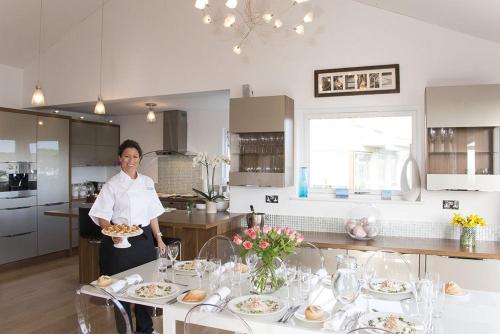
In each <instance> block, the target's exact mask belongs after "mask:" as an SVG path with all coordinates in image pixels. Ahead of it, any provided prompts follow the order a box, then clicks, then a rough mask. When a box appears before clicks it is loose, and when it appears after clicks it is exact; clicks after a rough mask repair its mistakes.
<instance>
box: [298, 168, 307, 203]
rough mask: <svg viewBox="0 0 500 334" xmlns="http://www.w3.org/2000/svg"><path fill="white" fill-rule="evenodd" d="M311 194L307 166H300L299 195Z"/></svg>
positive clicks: (302, 196) (304, 196)
mask: <svg viewBox="0 0 500 334" xmlns="http://www.w3.org/2000/svg"><path fill="white" fill-rule="evenodd" d="M308 195H309V181H308V175H307V167H300V168H299V197H300V198H306V197H307V196H308Z"/></svg>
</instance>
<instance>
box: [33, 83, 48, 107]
mask: <svg viewBox="0 0 500 334" xmlns="http://www.w3.org/2000/svg"><path fill="white" fill-rule="evenodd" d="M31 104H32V105H34V106H43V105H45V96H44V95H43V91H42V87H40V86H39V85H36V87H35V91H34V92H33V96H32V97H31Z"/></svg>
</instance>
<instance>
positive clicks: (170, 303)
mask: <svg viewBox="0 0 500 334" xmlns="http://www.w3.org/2000/svg"><path fill="white" fill-rule="evenodd" d="M190 290H191V289H187V290H184V291H181V292H179V293H178V294H176V296H175V297H174V298H173V299H171V300H169V301H168V302H166V303H165V304H166V305H172V304H175V303H176V302H177V297H178V296H180V295H182V294H183V293H186V292H189V291H190Z"/></svg>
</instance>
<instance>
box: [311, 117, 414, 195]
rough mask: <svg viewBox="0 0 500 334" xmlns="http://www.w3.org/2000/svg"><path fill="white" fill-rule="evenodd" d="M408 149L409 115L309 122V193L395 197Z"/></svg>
mask: <svg viewBox="0 0 500 334" xmlns="http://www.w3.org/2000/svg"><path fill="white" fill-rule="evenodd" d="M411 143H412V117H411V116H410V115H405V116H369V117H348V118H347V117H344V118H312V119H310V120H309V166H310V187H311V188H348V189H350V190H353V191H360V192H361V191H362V192H365V191H367V192H375V191H380V190H392V191H394V192H397V191H399V190H400V178H401V170H402V167H403V164H404V162H405V160H406V159H407V158H408V155H409V150H410V145H411Z"/></svg>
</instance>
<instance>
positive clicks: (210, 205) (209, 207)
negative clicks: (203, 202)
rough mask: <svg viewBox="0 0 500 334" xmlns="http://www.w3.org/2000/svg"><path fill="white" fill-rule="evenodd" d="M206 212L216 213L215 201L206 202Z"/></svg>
mask: <svg viewBox="0 0 500 334" xmlns="http://www.w3.org/2000/svg"><path fill="white" fill-rule="evenodd" d="M207 213H217V203H215V202H212V201H208V202H207Z"/></svg>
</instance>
